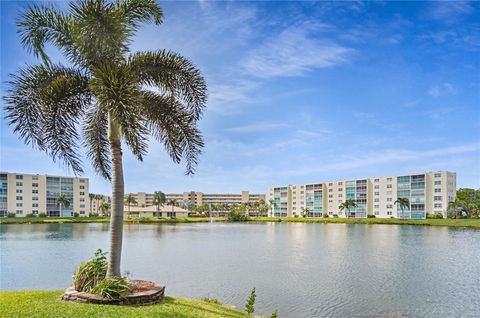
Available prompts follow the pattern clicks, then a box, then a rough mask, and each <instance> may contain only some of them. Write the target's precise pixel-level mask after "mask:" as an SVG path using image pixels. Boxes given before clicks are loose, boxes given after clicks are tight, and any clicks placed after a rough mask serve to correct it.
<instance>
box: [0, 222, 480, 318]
mask: <svg viewBox="0 0 480 318" xmlns="http://www.w3.org/2000/svg"><path fill="white" fill-rule="evenodd" d="M124 235H125V239H124V250H123V264H122V268H123V270H124V271H127V270H128V271H130V272H131V273H132V275H133V276H134V277H139V278H149V279H153V280H156V281H159V282H164V283H166V285H167V292H168V293H169V294H170V295H179V296H187V297H197V298H201V297H205V296H208V295H209V296H212V297H216V298H219V299H220V300H221V301H223V302H225V303H232V304H235V305H237V306H239V307H243V305H244V302H245V298H246V297H247V295H248V293H249V291H250V290H251V288H252V287H253V286H255V287H256V289H257V294H258V298H257V305H256V309H257V311H258V312H259V313H264V314H268V313H270V312H272V311H273V310H274V309H278V310H279V312H280V315H281V316H283V317H352V316H355V317H369V316H373V317H377V316H378V315H397V316H399V317H402V316H404V315H405V316H408V317H456V316H464V317H477V316H479V315H480V312H479V308H480V300H479V298H478V297H475V295H479V294H480V279H479V277H480V276H479V275H478V273H479V272H480V252H479V248H478V247H479V246H480V231H474V230H464V229H450V228H437V227H435V228H434V227H420V226H394V225H353V224H303V223H293V224H286V223H266V224H265V223H263V224H226V223H208V224H176V225H166V224H164V225H158V224H127V225H125V228H124ZM0 245H1V246H0V247H1V248H0V266H1V268H0V269H1V270H0V288H1V289H61V288H64V287H66V286H67V285H68V284H69V283H70V280H71V275H72V273H73V270H74V269H75V267H76V266H77V265H78V264H79V263H80V262H81V261H83V260H85V259H87V258H89V257H91V255H92V254H93V252H94V251H95V250H96V249H97V248H102V249H104V250H106V249H107V247H108V224H25V225H0ZM32 266H34V268H35V270H34V271H32ZM388 317H390V316H388ZM393 317H396V316H393Z"/></svg>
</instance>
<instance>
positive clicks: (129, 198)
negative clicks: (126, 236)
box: [124, 193, 137, 217]
mask: <svg viewBox="0 0 480 318" xmlns="http://www.w3.org/2000/svg"><path fill="white" fill-rule="evenodd" d="M124 201H125V204H126V205H127V206H128V216H129V217H130V205H132V204H137V200H136V199H135V197H134V196H133V194H131V193H129V194H127V196H126V197H125V200H124Z"/></svg>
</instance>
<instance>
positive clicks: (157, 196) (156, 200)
mask: <svg viewBox="0 0 480 318" xmlns="http://www.w3.org/2000/svg"><path fill="white" fill-rule="evenodd" d="M165 202H167V198H166V197H165V193H163V192H162V191H155V192H154V193H153V204H154V205H155V206H156V207H157V213H159V212H160V207H161V206H163V205H164V204H165Z"/></svg>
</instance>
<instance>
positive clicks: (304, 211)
mask: <svg viewBox="0 0 480 318" xmlns="http://www.w3.org/2000/svg"><path fill="white" fill-rule="evenodd" d="M309 213H310V209H309V208H303V209H302V216H303V217H304V218H306V217H307V216H308V214H309Z"/></svg>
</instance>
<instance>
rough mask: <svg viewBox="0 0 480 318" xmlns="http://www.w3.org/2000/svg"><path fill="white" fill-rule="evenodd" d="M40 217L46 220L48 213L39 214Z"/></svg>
mask: <svg viewBox="0 0 480 318" xmlns="http://www.w3.org/2000/svg"><path fill="white" fill-rule="evenodd" d="M38 217H39V218H46V217H47V213H43V212H42V213H39V214H38Z"/></svg>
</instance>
